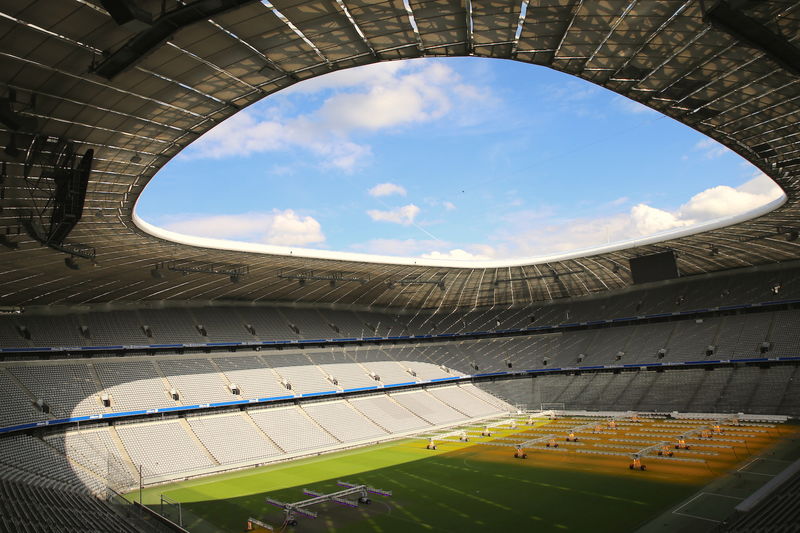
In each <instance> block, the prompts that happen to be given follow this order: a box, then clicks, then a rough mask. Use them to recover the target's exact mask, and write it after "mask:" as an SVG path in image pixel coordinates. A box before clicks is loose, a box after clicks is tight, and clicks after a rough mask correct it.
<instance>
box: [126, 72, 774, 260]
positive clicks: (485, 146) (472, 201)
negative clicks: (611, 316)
mask: <svg viewBox="0 0 800 533" xmlns="http://www.w3.org/2000/svg"><path fill="white" fill-rule="evenodd" d="M778 196H780V190H779V189H777V187H775V186H774V184H772V182H771V181H769V180H768V179H767V178H765V177H764V176H761V175H759V173H758V172H757V170H756V169H755V168H754V167H752V166H751V165H749V164H748V163H746V162H745V161H744V160H743V159H741V158H740V157H739V156H737V155H736V154H734V153H732V152H730V151H729V150H727V149H725V148H724V147H722V146H721V145H719V144H717V143H715V142H713V141H711V140H710V139H707V138H706V137H704V136H703V135H701V134H699V133H697V132H694V131H693V130H691V129H689V128H687V127H685V126H683V125H681V124H678V123H677V122H675V121H673V120H671V119H669V118H666V117H664V116H663V115H661V114H659V113H657V112H655V111H652V110H649V109H647V108H645V107H643V106H641V105H639V104H636V103H635V102H632V101H630V100H627V99H625V98H623V97H621V96H618V95H616V94H614V93H611V92H609V91H606V90H605V89H602V88H600V87H597V86H594V85H592V84H589V83H587V82H584V81H582V80H579V79H577V78H574V77H571V76H568V75H565V74H562V73H558V72H555V71H552V70H549V69H546V68H543V67H536V66H531V65H526V64H522V63H515V62H511V61H500V60H488V59H477V58H452V59H423V60H411V61H403V62H392V63H382V64H378V65H371V66H367V67H360V68H357V69H350V70H346V71H339V72H335V73H332V74H328V75H325V76H322V77H319V78H315V79H313V80H309V81H305V82H301V83H298V84H296V85H294V86H293V87H291V88H289V89H286V90H284V91H282V92H280V93H278V94H275V95H272V96H270V97H268V98H265V99H264V100H262V101H261V102H259V103H257V104H255V105H253V106H251V107H250V108H248V109H246V110H245V111H243V112H240V113H239V114H237V115H236V116H234V117H232V118H231V119H229V120H228V121H226V122H224V123H223V124H221V125H220V126H217V127H216V128H215V129H214V130H212V131H211V132H209V133H207V134H206V135H205V136H203V137H202V138H201V139H199V140H198V141H197V142H195V143H193V144H192V145H191V146H189V147H188V148H187V149H186V150H184V151H183V152H182V153H181V154H180V155H179V156H177V157H176V158H175V159H173V160H172V161H171V162H170V163H169V164H167V165H166V166H165V167H164V169H162V170H161V171H160V172H159V173H158V174H157V175H156V176H155V178H153V180H152V181H151V183H150V184H149V185H148V186H147V188H146V190H145V192H144V193H143V195H142V197H141V199H140V201H139V204H138V207H137V212H138V214H139V216H140V217H142V218H143V219H144V220H146V221H147V222H150V223H152V224H155V225H157V226H161V227H163V228H165V229H169V230H172V231H177V232H179V233H184V234H190V235H197V236H202V237H213V238H222V239H231V240H240V241H247V242H257V243H265V244H277V245H286V246H293V247H304V248H320V249H329V250H337V251H349V252H364V253H373V254H384V255H399V256H420V257H430V258H454V259H510V258H522V257H532V256H537V255H542V254H547V253H554V252H562V251H569V250H574V249H582V248H586V247H590V246H595V245H601V244H605V243H607V242H615V241H619V240H624V239H629V238H636V237H641V236H645V235H649V234H653V233H657V232H659V231H664V230H669V229H673V228H679V227H685V226H691V225H693V224H697V223H700V222H703V221H708V220H711V219H714V218H718V217H720V216H727V215H733V214H737V213H740V212H744V211H747V210H750V209H753V208H755V207H758V206H760V205H762V204H764V203H766V202H768V201H770V200H773V199H775V198H776V197H778Z"/></svg>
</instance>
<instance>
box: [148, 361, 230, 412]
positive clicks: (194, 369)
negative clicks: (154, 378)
mask: <svg viewBox="0 0 800 533" xmlns="http://www.w3.org/2000/svg"><path fill="white" fill-rule="evenodd" d="M157 364H158V366H159V367H160V368H161V370H162V372H164V375H165V376H166V377H167V380H168V381H169V382H170V384H171V385H172V387H174V388H175V389H176V390H177V391H178V392H179V393H180V401H181V403H182V404H183V405H196V404H202V403H210V402H226V401H231V400H238V399H239V398H238V397H237V396H234V395H233V394H232V393H231V390H230V389H229V388H228V384H227V383H225V380H224V379H223V378H222V376H221V375H220V373H219V372H218V371H217V369H216V368H215V367H214V365H213V364H212V363H211V361H209V360H208V359H174V360H172V359H166V360H164V359H162V360H160V361H158V363H157Z"/></svg>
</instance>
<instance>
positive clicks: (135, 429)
mask: <svg viewBox="0 0 800 533" xmlns="http://www.w3.org/2000/svg"><path fill="white" fill-rule="evenodd" d="M116 430H117V434H118V435H119V437H120V439H122V442H123V444H124V445H125V449H126V450H127V451H128V454H129V455H130V458H131V460H132V461H133V463H134V464H135V465H142V472H143V473H144V475H145V477H147V478H152V477H158V476H163V475H166V474H175V473H179V472H180V473H185V472H191V471H193V470H199V469H204V468H210V467H212V466H214V462H213V461H211V459H210V458H209V457H208V455H207V454H206V453H205V452H204V451H203V450H201V449H200V447H199V445H198V444H197V442H195V440H193V439H192V438H191V436H190V435H189V433H187V431H186V430H185V429H184V427H183V426H182V425H181V423H180V422H179V421H178V420H169V421H165V422H149V423H132V424H120V425H117V426H116Z"/></svg>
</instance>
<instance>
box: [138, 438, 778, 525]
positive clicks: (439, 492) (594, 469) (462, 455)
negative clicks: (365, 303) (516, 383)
mask: <svg viewBox="0 0 800 533" xmlns="http://www.w3.org/2000/svg"><path fill="white" fill-rule="evenodd" d="M519 431H520V430H516V431H512V430H505V431H501V432H500V433H499V434H496V435H495V438H496V437H498V436H499V437H503V436H507V435H510V434H517V433H518V432H519ZM760 439H761V441H763V442H755V441H754V442H751V443H750V445H749V446H750V448H751V452H753V453H755V452H757V451H758V450H759V449H762V448H764V447H766V446H768V445H769V444H770V443H774V440H775V439H774V438H771V437H770V438H761V437H760ZM443 444H444V445H440V449H439V450H437V451H429V450H426V449H424V442H422V441H419V440H405V441H399V442H393V443H388V444H382V445H376V446H371V447H367V448H361V449H356V450H349V451H344V452H338V453H332V454H327V455H323V456H318V457H314V458H309V459H303V460H298V461H293V462H289V463H283V464H278V465H273V466H267V467H261V468H257V469H251V470H244V471H239V472H233V473H228V474H222V475H218V476H213V477H206V478H200V479H196V480H190V481H185V482H180V483H174V484H170V485H162V486H157V487H152V488H149V489H146V490H145V492H144V502H145V503H146V504H149V505H154V506H156V509H157V505H158V503H159V499H160V495H161V494H165V495H167V496H169V497H170V498H172V499H175V500H177V501H180V502H181V503H182V509H183V514H184V525H185V526H186V527H187V528H188V529H189V530H190V531H192V532H193V533H195V532H198V533H204V532H210V531H225V532H238V531H244V528H245V524H246V521H247V518H248V517H254V518H258V519H261V520H264V521H265V522H267V523H270V524H274V525H279V524H280V523H281V522H282V517H283V514H282V512H281V511H280V510H279V509H277V508H275V507H272V506H270V505H268V504H266V503H265V501H264V498H265V497H266V496H270V497H272V498H275V499H278V500H280V501H297V500H302V499H304V498H306V496H304V495H303V492H302V491H303V489H304V488H309V489H314V490H318V491H323V492H325V491H334V490H338V489H339V487H337V485H336V482H337V480H343V481H349V482H354V483H366V484H370V485H372V486H374V487H377V488H380V489H387V490H391V491H393V493H394V495H393V496H392V497H382V496H374V497H373V498H372V499H373V503H372V504H371V505H361V506H359V508H358V509H352V508H348V507H343V506H339V505H336V504H323V505H320V506H317V507H315V511H317V512H319V514H320V516H319V518H317V519H315V520H312V519H306V518H301V519H300V520H299V524H298V526H297V527H296V528H294V529H295V530H296V531H298V532H306V531H308V532H319V531H337V532H367V531H377V532H387V533H389V532H400V531H403V532H405V531H424V530H427V531H452V532H459V533H463V532H469V531H527V530H533V529H535V530H536V531H562V532H563V531H593V532H605V531H608V532H612V531H613V532H624V531H633V530H635V529H636V528H637V527H638V526H640V525H642V524H644V523H645V522H647V521H649V520H651V519H653V518H655V517H657V516H659V515H660V514H662V513H664V512H665V511H667V510H669V509H671V508H674V507H675V506H676V505H678V504H680V503H681V502H683V501H684V500H688V499H690V497H693V495H695V494H697V493H698V491H700V489H702V488H703V487H704V486H705V485H707V484H708V483H709V482H710V481H712V480H713V479H715V478H716V477H718V476H720V475H721V474H723V473H724V472H727V471H729V470H731V469H734V468H733V467H734V466H736V465H737V463H738V462H741V461H743V460H744V459H745V457H744V455H743V453H742V452H741V451H740V453H739V454H737V455H735V457H734V456H733V455H731V457H727V456H726V457H719V458H716V459H715V460H714V461H713V462H710V463H708V464H706V465H702V464H688V465H687V464H681V463H679V462H674V464H666V465H665V464H664V462H662V463H661V464H656V463H655V462H654V463H652V464H648V471H647V472H639V471H631V470H628V469H627V467H626V465H627V460H626V459H625V458H624V457H608V456H590V455H583V456H580V455H577V454H572V453H560V452H559V453H553V452H537V451H532V453H530V457H529V459H527V460H518V459H514V458H513V457H512V455H513V449H512V448H506V447H497V446H480V445H473V444H472V443H469V444H461V443H443ZM562 448H563V446H562ZM135 496H136V494H131V497H135Z"/></svg>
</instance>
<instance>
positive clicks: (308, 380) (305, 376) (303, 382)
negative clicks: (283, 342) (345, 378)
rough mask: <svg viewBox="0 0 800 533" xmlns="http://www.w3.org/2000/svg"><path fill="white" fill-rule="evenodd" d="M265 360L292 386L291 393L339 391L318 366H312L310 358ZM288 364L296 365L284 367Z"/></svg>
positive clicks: (284, 357)
mask: <svg viewBox="0 0 800 533" xmlns="http://www.w3.org/2000/svg"><path fill="white" fill-rule="evenodd" d="M300 358H302V359H303V360H304V361H303V360H301V359H300ZM265 360H266V361H267V362H269V363H270V365H272V368H273V369H274V370H275V372H276V373H277V374H278V375H279V376H280V377H281V379H283V380H285V381H287V382H288V383H290V384H291V386H292V388H291V391H290V392H292V393H295V394H310V393H314V392H327V391H335V390H338V389H337V387H336V385H334V384H333V383H331V382H330V381H328V379H327V378H326V377H325V374H323V373H322V371H321V370H320V369H319V368H318V367H317V366H316V365H312V364H310V362H309V360H308V358H307V357H305V356H304V355H300V356H299V357H296V356H282V355H272V356H269V357H267V358H265ZM288 362H293V363H295V364H294V365H284V363H288ZM287 392H289V391H287Z"/></svg>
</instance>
